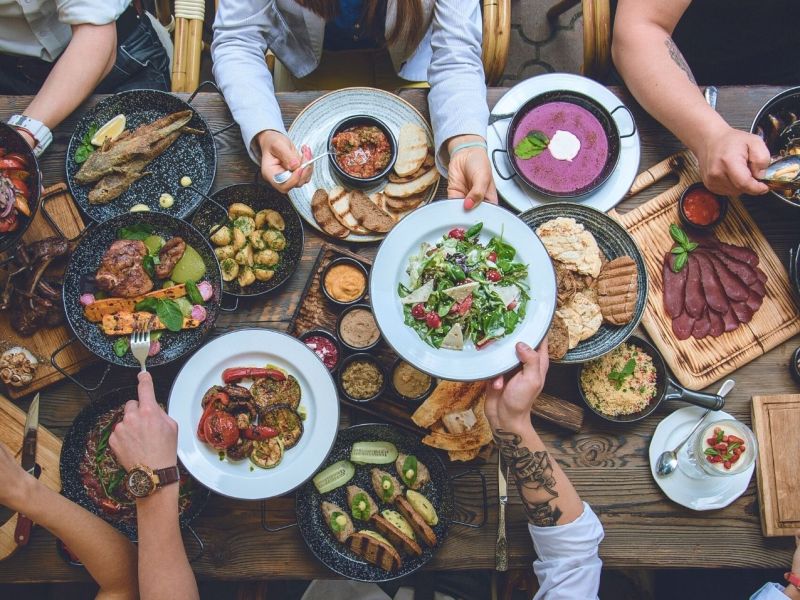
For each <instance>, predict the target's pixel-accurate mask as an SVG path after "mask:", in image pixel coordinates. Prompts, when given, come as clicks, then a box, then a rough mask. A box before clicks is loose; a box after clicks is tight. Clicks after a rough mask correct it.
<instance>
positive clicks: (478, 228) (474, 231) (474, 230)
mask: <svg viewBox="0 0 800 600" xmlns="http://www.w3.org/2000/svg"><path fill="white" fill-rule="evenodd" d="M481 229H483V223H475V225H473V226H472V227H470V228H469V229H467V233H465V234H464V235H465V236H466V237H468V238H471V237H475V236H476V235H478V234H479V233H480V232H481Z"/></svg>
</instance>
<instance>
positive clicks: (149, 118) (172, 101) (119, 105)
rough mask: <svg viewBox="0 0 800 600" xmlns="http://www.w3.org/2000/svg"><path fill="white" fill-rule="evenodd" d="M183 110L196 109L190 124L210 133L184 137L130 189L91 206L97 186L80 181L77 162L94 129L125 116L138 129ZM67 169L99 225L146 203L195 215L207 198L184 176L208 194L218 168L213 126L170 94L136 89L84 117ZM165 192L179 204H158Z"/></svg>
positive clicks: (79, 201)
mask: <svg viewBox="0 0 800 600" xmlns="http://www.w3.org/2000/svg"><path fill="white" fill-rule="evenodd" d="M182 110H192V111H193V112H194V116H193V117H192V120H191V121H189V127H193V128H195V129H199V130H200V131H203V132H205V133H203V134H202V135H195V134H189V133H186V134H183V135H181V136H180V137H179V138H178V139H177V140H175V142H174V143H173V144H172V145H171V146H170V147H169V148H167V149H166V150H165V151H164V153H163V154H161V156H159V157H157V158H156V159H155V160H154V161H152V162H151V163H150V164H148V165H147V167H146V171H147V172H149V173H150V174H149V175H145V176H144V177H142V178H141V179H139V180H138V181H135V182H134V183H133V184H132V185H131V186H130V188H128V190H127V191H125V192H123V193H122V195H120V196H119V197H118V198H116V199H114V200H112V201H111V202H109V203H108V204H89V192H90V191H91V189H92V188H93V187H94V186H95V184H94V183H90V184H87V185H80V184H79V183H77V182H76V181H75V174H76V173H77V172H78V170H79V169H80V167H81V165H79V164H78V163H76V162H75V151H76V150H77V149H78V147H79V146H80V144H81V140H82V139H83V136H84V135H85V134H86V132H87V131H88V130H89V127H90V126H91V125H97V126H98V127H101V126H102V125H104V124H105V123H107V122H108V121H109V120H111V119H113V118H114V117H115V116H117V115H120V114H123V115H125V119H126V125H125V128H126V129H128V130H132V129H135V128H137V127H139V126H140V125H146V124H147V123H152V122H153V121H155V120H156V119H160V118H161V117H164V116H166V115H168V114H171V113H174V112H178V111H182ZM66 171H67V184H68V185H69V191H70V193H71V194H72V197H73V198H74V199H75V202H76V203H77V204H78V206H79V207H80V208H81V210H82V211H83V212H84V213H85V214H86V215H87V216H88V217H89V218H90V219H92V220H93V221H96V222H98V223H99V222H102V221H105V220H106V219H110V218H111V217H115V216H117V215H119V214H123V213H126V212H128V210H130V208H131V206H133V205H134V204H146V205H147V206H148V207H150V210H154V211H161V212H165V213H167V214H170V215H174V216H176V217H181V218H183V217H186V216H187V215H189V214H191V213H192V211H193V210H194V209H195V208H196V207H197V205H198V204H200V202H201V201H202V199H203V198H202V196H200V195H199V194H197V193H195V192H193V191H192V190H191V189H189V188H185V187H182V186H181V184H180V180H181V178H182V177H183V176H184V175H186V176H188V177H189V178H191V180H192V187H194V188H197V189H198V190H200V191H201V192H203V193H204V194H207V193H208V192H209V190H210V189H211V184H212V183H213V182H214V175H215V173H216V171H217V149H216V147H215V146H214V138H213V136H212V135H211V130H210V129H209V128H208V124H207V123H206V121H205V119H203V117H202V116H200V113H198V112H197V111H196V110H194V108H192V106H191V105H190V104H188V103H186V102H184V101H183V100H181V99H180V98H178V97H177V96H173V95H172V94H168V93H166V92H159V91H156V90H132V91H130V92H121V93H119V94H115V95H113V96H109V97H108V98H105V99H104V100H101V101H100V102H98V103H97V105H96V106H95V107H94V108H92V109H90V110H89V111H88V112H87V113H86V114H85V115H84V116H83V117H82V118H81V120H80V121H78V124H77V125H76V126H75V131H74V132H73V134H72V137H71V138H70V140H69V147H68V148H67V158H66ZM164 192H168V193H170V194H172V195H173V196H174V197H175V203H174V204H173V205H172V206H171V207H170V208H166V209H165V208H161V206H159V203H158V198H159V197H160V196H161V194H163V193H164Z"/></svg>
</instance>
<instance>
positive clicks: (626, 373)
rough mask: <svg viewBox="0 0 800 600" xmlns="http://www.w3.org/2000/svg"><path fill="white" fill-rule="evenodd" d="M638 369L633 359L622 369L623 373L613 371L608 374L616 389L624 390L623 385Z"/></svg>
mask: <svg viewBox="0 0 800 600" xmlns="http://www.w3.org/2000/svg"><path fill="white" fill-rule="evenodd" d="M635 368H636V361H635V360H634V359H632V358H630V359H628V362H626V363H625V366H624V367H622V370H621V371H611V373H609V374H608V378H609V380H610V381H611V382H612V383H613V384H614V387H615V388H617V389H618V390H619V389H622V384H623V383H625V380H626V379H627V378H628V377H630V376H631V375H633V370H634V369H635Z"/></svg>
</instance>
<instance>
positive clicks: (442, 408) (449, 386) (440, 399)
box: [411, 381, 484, 428]
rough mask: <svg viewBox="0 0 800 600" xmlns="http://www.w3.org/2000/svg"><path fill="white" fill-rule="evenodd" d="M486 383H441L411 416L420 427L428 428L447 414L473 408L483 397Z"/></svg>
mask: <svg viewBox="0 0 800 600" xmlns="http://www.w3.org/2000/svg"><path fill="white" fill-rule="evenodd" d="M483 392H484V383H483V382H481V381H472V382H465V381H441V382H440V383H439V385H437V386H436V388H435V389H434V390H433V393H432V394H431V395H430V396H428V399H427V400H425V402H423V403H422V404H421V405H420V407H419V408H418V409H417V410H416V411H415V412H414V414H413V415H411V420H412V421H414V423H416V424H417V425H418V426H420V427H425V428H428V427H430V426H431V425H433V424H434V423H436V422H437V421H439V420H440V419H441V418H442V417H443V416H444V415H446V414H447V413H451V412H455V411H459V410H465V409H468V408H472V407H473V406H474V405H475V404H476V403H477V402H478V400H479V398H480V397H481V396H482V395H483Z"/></svg>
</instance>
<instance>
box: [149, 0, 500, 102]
mask: <svg viewBox="0 0 800 600" xmlns="http://www.w3.org/2000/svg"><path fill="white" fill-rule="evenodd" d="M217 2H218V0H216V1H215V6H216V4H217ZM170 4H171V3H170V2H169V0H156V14H157V16H158V18H159V20H160V21H161V22H162V23H163V24H165V25H166V24H168V23H170V22H171V20H172V16H173V15H171V14H170V12H169V6H170ZM174 4H177V6H176V7H175V10H174V13H173V14H174V18H175V51H174V54H173V59H172V91H173V92H193V91H194V90H195V89H196V88H197V86H198V85H199V83H200V56H201V52H202V50H203V49H204V48H206V47H207V45H205V44H203V40H202V30H203V25H204V21H207V22H208V23H209V24H210V23H211V21H213V20H214V15H213V14H211V15H208V14H205V12H204V6H205V2H204V0H177V1H176V2H174ZM481 4H482V8H483V68H484V71H485V73H486V82H487V83H488V84H489V85H496V84H497V83H498V82H499V81H500V78H501V77H502V76H503V71H504V70H505V66H506V60H507V59H508V45H509V41H510V37H509V36H510V33H511V0H481ZM201 7H202V8H201ZM267 60H268V63H269V62H270V60H269V58H268V59H267Z"/></svg>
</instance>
